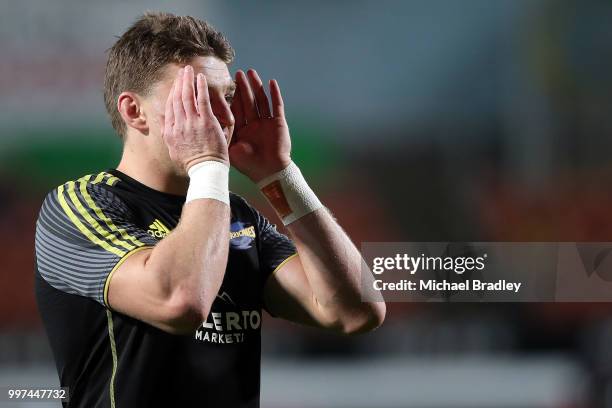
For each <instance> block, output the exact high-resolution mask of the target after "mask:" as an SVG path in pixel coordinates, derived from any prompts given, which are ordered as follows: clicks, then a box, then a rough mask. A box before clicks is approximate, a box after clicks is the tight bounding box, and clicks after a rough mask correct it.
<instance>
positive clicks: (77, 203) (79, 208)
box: [66, 181, 135, 251]
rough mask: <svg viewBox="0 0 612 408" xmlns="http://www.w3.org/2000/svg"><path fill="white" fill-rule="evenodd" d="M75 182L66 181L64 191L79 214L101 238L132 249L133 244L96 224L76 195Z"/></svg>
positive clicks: (129, 249)
mask: <svg viewBox="0 0 612 408" xmlns="http://www.w3.org/2000/svg"><path fill="white" fill-rule="evenodd" d="M75 187H76V183H75V182H74V181H69V182H68V188H67V190H66V191H68V195H69V196H70V198H71V200H72V202H73V203H74V206H75V207H76V209H77V211H78V212H79V214H81V216H82V217H83V218H85V220H86V221H87V222H88V223H89V225H90V226H91V227H92V228H93V229H94V230H95V231H97V232H98V234H100V236H102V237H103V238H105V239H106V240H108V241H110V242H112V243H113V244H115V245H116V246H120V247H123V248H125V249H127V250H128V251H131V250H132V249H134V248H135V247H134V245H131V244H129V243H127V242H125V241H122V240H120V239H118V238H117V237H116V236H115V234H113V233H110V232H108V231H106V230H105V229H104V228H102V226H101V225H100V224H98V221H96V220H95V219H94V218H93V217H92V216H91V215H90V214H89V211H87V210H86V209H85V207H83V204H82V203H81V201H80V200H79V198H78V197H77V195H76V190H75Z"/></svg>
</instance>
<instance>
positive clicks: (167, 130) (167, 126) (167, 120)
mask: <svg viewBox="0 0 612 408" xmlns="http://www.w3.org/2000/svg"><path fill="white" fill-rule="evenodd" d="M175 86H176V80H174V82H173V83H172V88H171V89H170V92H169V93H168V97H167V98H166V109H165V112H164V135H165V136H169V135H171V134H172V125H173V124H174V110H173V107H172V97H173V95H174V87H175Z"/></svg>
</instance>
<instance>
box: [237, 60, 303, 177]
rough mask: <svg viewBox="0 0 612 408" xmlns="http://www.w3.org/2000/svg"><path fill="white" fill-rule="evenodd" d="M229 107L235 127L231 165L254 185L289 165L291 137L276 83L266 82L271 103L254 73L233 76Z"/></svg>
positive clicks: (272, 81) (240, 73) (252, 71)
mask: <svg viewBox="0 0 612 408" xmlns="http://www.w3.org/2000/svg"><path fill="white" fill-rule="evenodd" d="M236 84H237V88H236V93H235V95H234V100H233V101H232V104H231V109H232V113H233V114H234V118H235V121H236V127H235V129H234V134H233V136H232V140H231V144H230V146H229V156H230V163H231V164H232V166H234V167H235V168H237V169H238V171H240V172H241V173H243V174H244V175H246V176H247V177H249V178H250V179H251V180H252V181H254V182H255V183H256V182H258V181H260V180H262V179H263V178H265V177H267V176H269V175H271V174H274V173H276V172H278V171H280V170H282V169H284V168H285V167H287V166H288V165H289V164H290V163H291V138H290V137H289V127H288V126H287V121H286V120H285V109H284V105H283V98H282V96H281V91H280V88H279V86H278V83H277V82H276V80H271V81H270V82H269V88H270V89H269V91H270V101H271V102H272V103H271V105H272V107H271V108H270V103H269V102H268V96H267V95H266V91H265V89H264V86H263V83H262V81H261V79H260V78H259V75H258V74H257V72H256V71H255V70H253V69H249V70H248V71H247V73H246V74H245V73H244V72H242V71H238V72H237V73H236Z"/></svg>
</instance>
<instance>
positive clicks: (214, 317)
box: [36, 13, 385, 408]
mask: <svg viewBox="0 0 612 408" xmlns="http://www.w3.org/2000/svg"><path fill="white" fill-rule="evenodd" d="M233 56H234V51H233V49H232V48H231V46H230V45H229V43H228V42H227V40H226V39H225V38H224V37H223V36H222V35H221V34H220V33H219V32H217V31H215V30H214V29H213V28H212V27H211V26H209V25H208V24H207V23H206V22H204V21H201V20H197V19H195V18H192V17H178V16H174V15H171V14H165V13H150V14H145V15H144V16H143V17H141V18H140V19H139V20H138V21H136V23H134V25H132V26H131V27H130V28H129V29H128V31H127V32H126V33H124V34H123V35H122V36H121V37H120V38H119V39H118V41H117V42H116V43H115V45H114V46H113V47H112V48H111V50H110V53H109V58H108V63H107V67H106V73H105V91H104V95H105V102H106V107H107V109H108V112H109V115H110V117H111V120H112V124H113V127H114V128H115V130H116V131H117V132H118V133H119V134H120V135H121V137H122V139H123V141H124V149H123V157H122V159H121V162H120V164H119V166H118V167H117V169H109V170H107V171H105V172H101V173H99V174H92V175H87V176H84V177H82V178H79V179H78V180H75V181H69V182H67V183H65V184H63V185H61V186H59V187H57V188H56V189H54V190H53V191H51V192H50V193H49V195H48V196H47V198H46V200H45V202H44V204H43V207H42V209H41V212H40V216H39V219H38V223H37V232H36V264H37V272H36V294H37V300H38V304H39V309H40V313H41V315H42V318H43V322H44V324H45V328H46V330H47V333H48V337H49V340H50V343H51V347H52V349H53V352H54V356H55V360H56V364H57V369H58V372H59V376H60V382H61V385H62V386H67V387H69V388H70V402H69V403H68V406H74V407H88V408H91V407H109V406H110V407H115V406H117V407H130V408H133V407H150V406H193V405H192V404H197V406H202V407H204V406H206V407H221V406H223V407H256V406H258V405H259V372H260V328H261V309H262V308H264V309H266V310H267V311H268V312H269V313H270V314H272V315H273V316H277V317H280V318H284V319H288V320H291V321H294V322H298V323H303V324H308V325H312V326H316V327H321V328H325V329H330V330H334V331H337V332H341V333H346V334H351V333H358V332H365V331H369V330H372V329H374V328H376V327H378V326H379V325H380V324H381V323H382V321H383V319H384V315H385V305H384V303H383V302H380V303H376V302H362V301H361V297H360V286H361V280H362V276H361V270H362V262H363V261H362V258H361V256H360V254H359V252H358V251H357V249H356V248H355V246H354V245H353V244H352V243H351V241H350V239H349V238H348V237H347V236H346V234H345V233H344V232H343V231H342V229H341V228H340V227H339V226H338V225H337V224H336V222H335V221H334V219H333V218H332V216H331V215H330V214H329V212H328V211H327V210H326V209H325V208H324V207H323V206H322V205H321V203H320V202H319V200H318V199H317V197H316V195H315V194H314V193H313V192H312V190H311V189H310V188H309V187H308V185H307V184H306V182H305V181H304V178H303V177H302V176H301V173H300V171H299V169H298V168H297V166H296V165H295V164H294V163H293V162H292V161H291V156H290V151H291V141H290V137H289V129H288V127H287V123H286V120H285V115H284V108H283V100H282V97H281V91H280V88H279V86H278V83H277V82H276V81H270V83H269V94H270V99H268V96H267V94H266V91H265V90H264V86H263V84H262V81H261V80H260V78H259V76H258V74H257V73H256V72H255V71H254V70H249V71H248V73H246V74H245V73H244V72H242V71H238V73H237V74H236V78H235V81H234V80H233V79H232V77H231V76H230V74H229V71H228V68H227V64H228V63H229V62H231V60H232V59H233ZM230 163H231V165H233V166H234V167H236V168H237V169H238V170H239V171H241V172H242V173H244V174H245V175H246V176H248V177H249V178H250V179H251V180H252V181H253V182H255V183H257V184H258V185H259V186H260V188H261V190H262V192H263V194H264V195H265V196H266V197H267V199H268V200H269V202H270V204H271V205H272V206H273V207H274V209H275V210H276V212H277V213H278V215H279V217H280V218H281V220H282V221H283V223H284V224H285V225H286V226H287V228H288V231H289V234H290V236H291V240H290V239H289V238H288V237H286V236H285V235H283V234H281V233H279V232H278V231H277V230H276V228H275V226H274V225H272V224H271V223H270V222H269V221H268V220H267V219H266V218H264V217H263V216H262V215H261V214H259V212H258V211H257V210H255V209H254V208H253V207H251V206H250V205H249V204H248V203H247V202H246V201H245V200H244V199H242V198H241V197H239V196H238V195H236V194H233V193H230V192H229V191H228V171H229V165H230ZM364 279H365V280H366V282H369V281H370V279H371V276H370V274H369V273H368V274H367V276H365V277H364Z"/></svg>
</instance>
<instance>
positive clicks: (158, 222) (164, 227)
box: [154, 220, 170, 234]
mask: <svg viewBox="0 0 612 408" xmlns="http://www.w3.org/2000/svg"><path fill="white" fill-rule="evenodd" d="M154 224H156V225H157V228H158V229H159V230H160V231H162V232H165V233H166V234H169V233H170V230H169V229H168V228H167V227H166V226H165V225H164V224H162V223H161V221H160V220H155V223H154Z"/></svg>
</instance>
